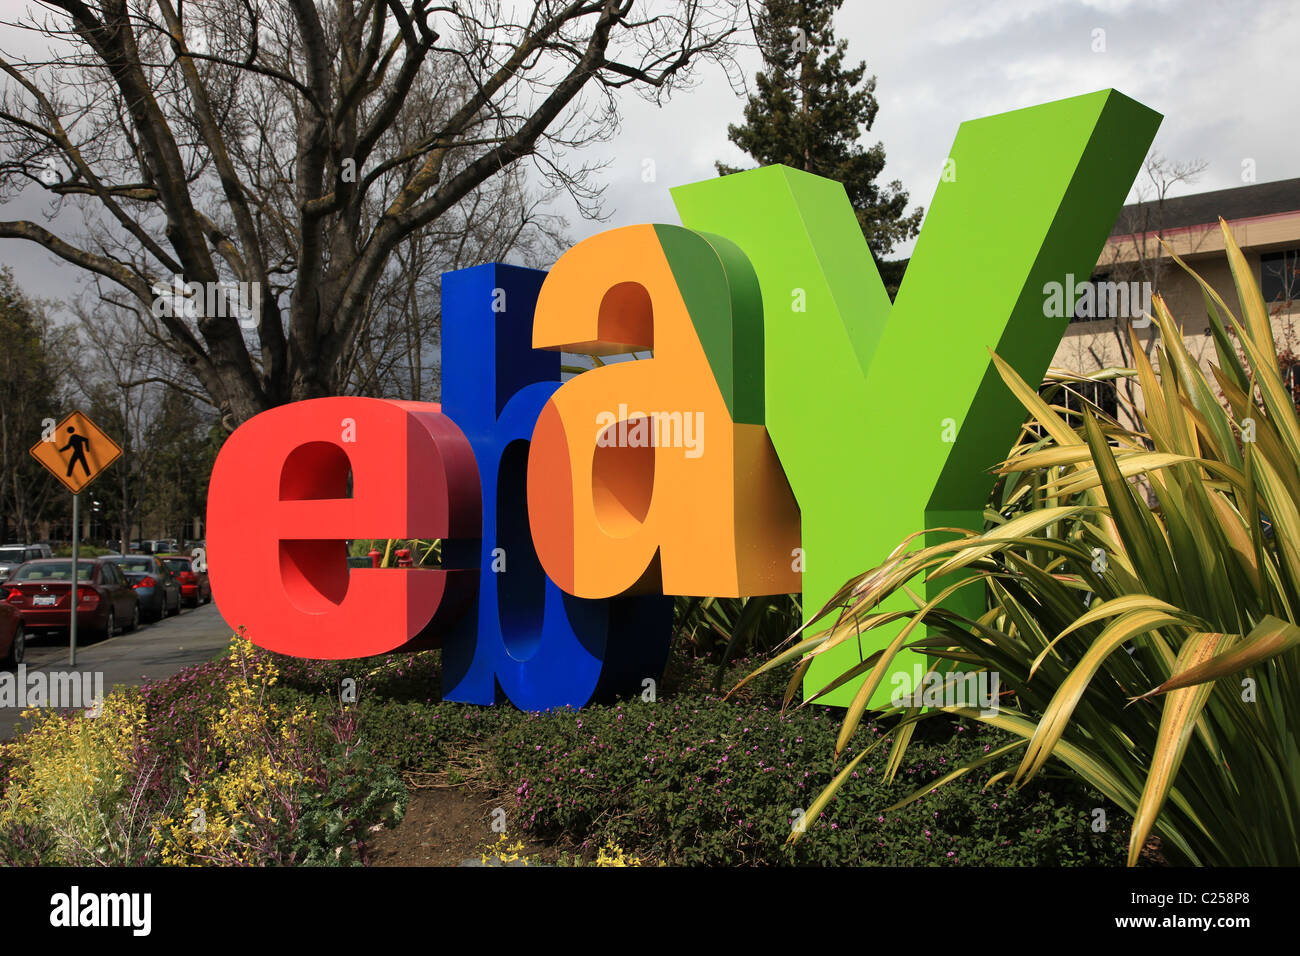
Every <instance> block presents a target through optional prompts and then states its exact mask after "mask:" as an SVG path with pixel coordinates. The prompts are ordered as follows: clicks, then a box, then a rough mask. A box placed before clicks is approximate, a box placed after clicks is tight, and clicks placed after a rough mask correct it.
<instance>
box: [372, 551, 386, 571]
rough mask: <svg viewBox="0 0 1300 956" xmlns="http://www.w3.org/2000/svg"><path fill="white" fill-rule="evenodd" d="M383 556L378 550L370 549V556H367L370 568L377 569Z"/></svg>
mask: <svg viewBox="0 0 1300 956" xmlns="http://www.w3.org/2000/svg"><path fill="white" fill-rule="evenodd" d="M383 556H384V553H383V552H382V551H380V550H379V549H378V548H371V549H370V554H369V558H370V566H371V567H372V568H377V567H379V559H380V558H382V557H383Z"/></svg>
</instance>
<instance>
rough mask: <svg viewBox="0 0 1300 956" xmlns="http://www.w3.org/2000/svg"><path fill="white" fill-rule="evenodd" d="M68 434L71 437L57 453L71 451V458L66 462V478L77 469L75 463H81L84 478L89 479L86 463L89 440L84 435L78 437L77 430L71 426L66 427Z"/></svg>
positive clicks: (88, 467) (88, 469)
mask: <svg viewBox="0 0 1300 956" xmlns="http://www.w3.org/2000/svg"><path fill="white" fill-rule="evenodd" d="M68 434H69V435H71V436H72V437H71V438H69V439H68V443H67V444H66V445H64V446H63V447H62V448H60V449H59V451H67V450H68V449H72V458H71V460H70V461H69V462H68V477H69V478H71V477H72V469H74V468H75V467H77V462H81V467H82V468H83V469H84V470H85V472H86V477H87V478H89V477H90V465H89V464H88V463H87V462H86V449H87V448H88V447H89V446H90V439H89V438H86V437H85V436H84V435H78V434H77V429H76V428H74V427H73V426H71V425H69V426H68Z"/></svg>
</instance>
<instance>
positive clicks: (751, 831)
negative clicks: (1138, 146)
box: [0, 639, 1125, 866]
mask: <svg viewBox="0 0 1300 956" xmlns="http://www.w3.org/2000/svg"><path fill="white" fill-rule="evenodd" d="M694 651H695V647H694V646H693V645H692V644H691V643H690V642H681V643H679V645H678V646H677V649H676V651H675V653H674V655H673V657H672V660H671V662H670V666H669V668H668V671H667V673H666V674H665V675H664V680H663V681H662V684H661V687H660V693H659V694H658V695H657V696H656V698H655V699H653V700H646V699H641V698H635V699H633V700H626V701H615V702H611V703H608V704H605V705H594V706H591V707H588V708H584V709H583V710H581V711H573V710H568V709H564V710H557V711H552V712H548V713H545V714H530V713H522V712H519V711H517V710H515V709H513V708H511V707H509V706H500V707H477V706H470V705H462V704H458V703H453V702H448V701H443V700H441V699H440V696H439V687H438V682H439V664H440V654H439V652H437V651H427V652H422V653H419V654H412V655H390V656H386V657H381V658H375V659H370V660H364V661H337V662H327V661H308V660H299V659H295V658H285V657H281V656H279V655H275V654H271V653H269V652H266V651H263V650H261V649H259V648H256V647H255V646H253V645H251V644H250V643H248V642H247V641H244V640H242V639H236V640H234V641H233V642H232V646H231V650H230V651H229V653H227V654H225V655H223V656H222V657H220V658H219V659H217V660H214V661H211V662H209V663H206V664H203V665H200V666H197V667H192V668H189V669H187V670H186V671H183V672H181V673H180V674H177V675H176V676H175V677H172V678H170V679H168V680H166V681H160V682H155V683H150V684H146V685H145V686H144V687H143V688H142V689H138V690H132V691H130V692H126V693H120V694H113V695H110V697H109V699H108V700H107V701H106V702H105V703H104V705H103V706H104V711H103V714H102V715H101V716H98V717H87V716H85V715H71V716H59V715H54V714H48V715H45V716H43V717H42V718H40V721H39V722H38V724H37V726H36V728H34V729H33V730H32V731H31V732H29V733H28V734H26V735H24V736H23V737H20V738H18V739H17V740H16V741H14V742H13V743H10V744H7V745H5V746H4V748H3V752H2V753H0V761H2V764H3V766H2V768H0V769H2V770H3V774H4V777H3V797H2V798H0V808H3V809H2V810H0V861H3V862H6V863H10V864H22V863H27V864H32V863H44V864H51V863H83V864H89V863H96V864H136V865H139V864H146V865H147V864H163V865H212V864H220V865H262V864H272V865H276V864H282V865H289V864H349V863H352V864H355V863H364V862H367V861H368V860H369V858H370V854H369V850H368V844H369V842H370V840H371V838H372V837H373V833H374V830H375V828H377V827H388V828H392V827H394V826H398V825H399V824H400V820H401V817H402V813H403V810H404V808H405V806H406V803H407V800H408V799H409V792H410V789H411V788H415V787H424V786H427V785H429V784H430V783H431V782H433V783H436V784H437V785H439V786H443V787H467V788H471V789H473V790H474V792H476V793H479V794H482V795H484V797H485V799H487V800H488V802H489V803H490V805H491V806H492V807H493V808H494V809H496V808H499V809H500V811H501V820H502V821H503V824H504V827H505V833H504V834H500V835H498V834H497V833H495V832H493V831H492V830H491V829H490V823H491V821H490V820H489V819H488V818H487V816H486V815H485V817H484V819H483V821H482V826H483V830H482V836H483V838H484V839H483V840H482V841H481V842H480V844H479V846H478V848H476V849H475V850H474V853H473V854H472V856H479V855H480V850H481V851H482V854H483V855H486V856H489V857H491V860H492V861H494V862H499V861H498V860H497V856H500V857H501V860H505V859H506V858H507V857H509V858H510V859H509V860H508V861H507V862H509V863H510V864H511V865H516V864H517V863H519V862H523V861H526V860H527V859H528V858H527V856H526V854H523V853H522V851H520V850H519V849H518V847H519V846H520V844H519V842H518V841H519V839H520V838H521V837H526V838H527V839H529V840H530V842H531V844H532V845H537V844H538V843H539V841H540V843H541V844H543V845H546V846H549V847H552V848H553V849H554V851H555V852H554V853H552V854H550V855H549V856H548V859H550V860H551V861H554V862H559V863H561V864H590V865H602V866H603V865H656V864H661V863H667V864H672V865H676V864H709V865H747V864H748V865H784V864H834V865H862V864H889V865H931V864H932V865H956V866H961V865H976V864H997V865H1015V864H1042V865H1057V864H1059V865H1072V864H1098V865H1115V864H1118V863H1120V862H1122V859H1123V836H1124V832H1125V828H1124V827H1123V826H1122V825H1121V824H1120V823H1119V822H1118V820H1117V818H1116V817H1115V816H1114V811H1113V808H1109V809H1108V811H1107V812H1108V813H1110V814H1111V815H1110V817H1109V821H1108V826H1106V827H1105V828H1101V829H1099V828H1097V826H1096V815H1095V810H1096V808H1098V807H1107V804H1106V801H1105V800H1104V798H1102V797H1101V795H1100V794H1098V793H1096V792H1094V791H1090V790H1089V789H1088V788H1087V787H1084V786H1081V785H1079V784H1078V783H1077V782H1075V781H1071V780H1065V779H1052V780H1044V781H1043V782H1042V783H1043V785H1042V786H1041V787H1039V788H1037V789H1035V790H1034V791H1033V792H1025V793H1021V794H1019V795H1016V796H1013V797H1009V798H1008V797H1007V796H1005V795H1003V794H1001V793H1000V792H998V791H997V789H996V788H990V789H988V790H984V789H983V785H984V783H986V782H987V774H985V775H972V776H970V777H967V778H965V779H962V780H959V781H955V782H953V783H950V784H947V785H945V786H943V787H940V788H939V789H938V790H937V791H936V792H935V793H934V794H932V795H930V797H929V798H927V799H926V800H923V801H919V802H917V803H915V804H913V805H911V806H910V807H908V808H905V809H903V810H901V811H895V810H891V809H890V807H891V805H892V804H894V803H896V802H897V801H898V799H899V798H900V797H901V796H902V795H903V793H904V791H905V790H906V788H907V786H908V785H913V786H914V785H915V784H916V783H917V782H918V781H921V780H929V781H937V780H938V779H939V778H940V777H941V776H942V775H943V774H944V773H945V772H946V771H947V769H948V768H951V767H952V766H954V765H956V764H957V763H959V762H960V761H962V760H965V759H969V758H971V757H972V756H974V755H976V754H983V753H985V752H986V751H988V750H991V749H993V748H994V747H995V746H996V745H997V743H998V741H999V736H998V732H997V731H991V730H988V729H985V728H981V727H979V726H978V725H977V724H974V723H972V722H960V723H952V724H949V725H948V726H946V727H944V728H940V727H939V726H938V725H937V724H936V725H935V726H934V727H933V728H932V729H931V730H927V731H926V732H925V733H924V734H922V738H923V740H918V742H917V744H916V748H917V749H916V750H915V751H914V752H913V753H911V754H910V755H909V763H908V765H907V766H905V767H902V768H900V771H899V780H898V781H897V782H895V783H892V784H885V783H883V782H882V777H883V774H884V770H885V768H884V766H883V764H882V765H881V766H876V765H871V764H869V765H866V766H864V767H862V769H861V772H860V774H859V778H857V779H855V780H854V781H853V782H852V783H851V785H850V786H849V787H847V788H845V789H844V791H843V792H842V793H841V795H840V796H839V797H838V798H837V800H836V801H835V802H833V803H832V804H831V805H830V806H828V807H826V808H824V809H823V810H821V811H817V812H815V813H808V814H807V818H806V819H803V820H801V819H800V817H799V814H798V812H797V811H799V810H800V809H804V808H807V807H809V806H810V805H811V801H812V800H813V798H814V797H815V795H816V793H817V792H818V791H819V790H820V789H821V788H822V787H823V786H824V785H825V783H826V782H827V781H828V780H829V778H830V776H831V774H832V773H833V772H834V767H833V765H832V763H831V761H830V760H829V759H828V757H827V754H828V748H829V746H830V744H831V743H832V742H833V740H834V738H835V733H836V719H837V715H835V714H833V713H831V712H829V711H826V710H824V709H817V710H805V711H799V712H792V713H786V714H782V713H781V704H780V701H781V694H782V690H783V687H784V683H785V682H784V679H783V678H777V677H776V676H772V677H770V678H768V679H766V680H760V681H757V682H754V683H753V684H752V685H751V686H749V687H747V688H746V690H745V691H744V692H742V693H741V694H739V695H737V696H736V697H734V698H733V699H729V700H724V699H723V698H722V697H721V695H719V694H718V693H717V692H715V691H714V690H713V687H714V685H715V683H716V682H717V681H718V680H719V678H720V677H721V679H723V680H724V681H726V682H729V683H734V682H735V681H736V680H737V679H738V677H739V675H740V674H742V673H744V672H745V671H746V670H748V669H750V668H752V667H753V665H754V661H753V660H752V659H746V660H741V661H736V662H732V663H731V664H730V665H729V666H728V667H727V668H726V670H725V672H724V673H723V674H721V675H720V674H719V672H718V668H717V664H716V662H715V661H714V660H713V659H712V658H711V657H710V656H707V655H706V656H700V657H696V656H694ZM890 733H891V731H890V729H889V728H888V727H887V726H886V725H884V724H873V725H870V726H865V725H864V726H863V727H862V728H860V736H861V739H862V740H863V741H870V740H875V739H877V738H881V737H887V736H888V735H889V734H890ZM856 745H857V744H856V743H855V746H856ZM810 768H814V769H810ZM89 775H94V776H95V778H96V779H97V780H98V781H99V783H97V784H96V786H95V788H92V790H91V791H89V792H90V793H91V794H93V799H91V800H76V799H73V797H74V796H76V795H77V794H81V793H82V791H81V790H78V789H77V788H79V787H81V786H82V784H83V783H84V781H85V779H88V776H89ZM74 790H76V793H75V794H74ZM800 827H802V828H803V829H806V830H807V832H808V836H809V839H808V840H806V841H803V842H801V843H799V844H798V845H797V846H794V847H789V846H787V845H786V837H787V836H788V835H789V834H790V833H791V832H792V831H793V830H795V829H798V828H800ZM500 836H505V837H507V840H505V841H501V848H502V850H503V853H502V854H498V855H492V854H489V853H488V851H487V849H486V848H487V847H489V846H491V845H493V844H495V843H497V841H498V840H499V839H500Z"/></svg>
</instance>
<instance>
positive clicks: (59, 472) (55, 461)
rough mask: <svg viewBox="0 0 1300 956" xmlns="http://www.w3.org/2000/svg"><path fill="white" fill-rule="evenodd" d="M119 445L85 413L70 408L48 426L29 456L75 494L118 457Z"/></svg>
mask: <svg viewBox="0 0 1300 956" xmlns="http://www.w3.org/2000/svg"><path fill="white" fill-rule="evenodd" d="M121 454H122V449H121V448H120V447H119V446H118V444H117V442H115V441H113V439H111V438H109V437H108V436H107V435H106V434H104V433H103V432H102V431H100V429H99V426H98V425H96V424H95V423H94V422H92V421H91V420H90V417H89V416H88V415H83V414H82V413H81V412H73V413H72V414H71V415H69V416H67V417H66V418H65V419H63V421H61V422H59V423H58V424H57V425H55V426H54V428H53V429H47V430H46V431H45V433H44V434H42V435H41V440H40V441H38V442H37V443H36V444H35V445H33V446H32V457H33V458H35V459H36V460H37V461H39V462H40V463H41V464H42V465H44V466H45V467H46V468H47V469H49V472H50V474H52V475H53V476H54V477H55V478H57V479H59V481H61V482H63V484H64V485H65V486H66V487H67V489H68V490H69V491H71V492H72V493H73V494H74V495H75V494H79V493H80V492H81V490H82V489H83V488H85V487H86V486H87V485H88V484H90V483H91V482H92V481H94V480H95V479H96V478H98V477H99V475H100V472H102V471H103V470H104V469H105V468H107V467H108V466H109V465H111V464H112V463H113V462H115V461H117V459H118V457H119V456H120V455H121Z"/></svg>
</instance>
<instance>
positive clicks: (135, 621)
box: [122, 601, 140, 634]
mask: <svg viewBox="0 0 1300 956" xmlns="http://www.w3.org/2000/svg"><path fill="white" fill-rule="evenodd" d="M139 627H140V602H139V601H136V602H135V604H133V605H131V624H130V626H128V627H124V628H123V629H122V632H123V633H125V634H129V633H131V632H132V631H135V630H137V629H139Z"/></svg>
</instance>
